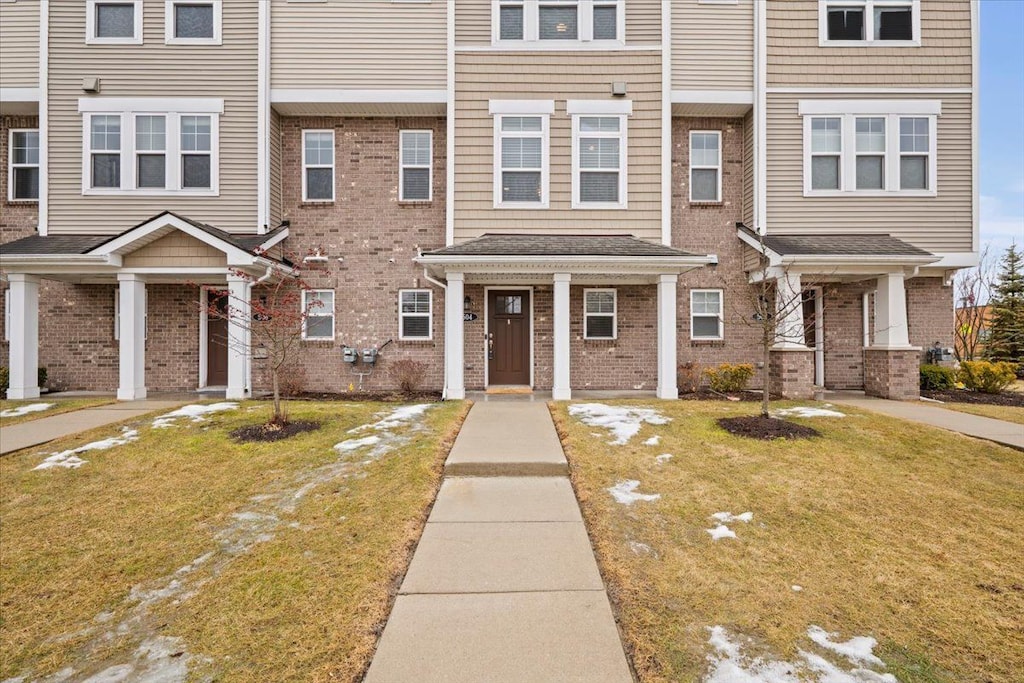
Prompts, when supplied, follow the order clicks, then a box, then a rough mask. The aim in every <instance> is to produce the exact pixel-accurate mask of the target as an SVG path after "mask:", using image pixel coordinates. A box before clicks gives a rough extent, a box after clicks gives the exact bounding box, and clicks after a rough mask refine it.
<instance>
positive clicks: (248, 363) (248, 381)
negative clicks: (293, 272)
mask: <svg viewBox="0 0 1024 683" xmlns="http://www.w3.org/2000/svg"><path fill="white" fill-rule="evenodd" d="M273 274H274V267H273V266H267V272H266V273H264V274H263V275H261V276H260V277H259V278H257V279H256V280H253V281H252V282H250V283H249V285H248V286H247V288H246V290H247V291H246V294H247V295H248V297H247V298H248V299H249V306H250V307H251V306H252V288H253V287H255V286H256V285H258V284H260V283H263V282H266V281H267V280H269V279H270V276H271V275H273ZM249 318H250V320H249V323H248V324H250V325H251V324H252V320H251V319H252V310H251V309H250V311H249ZM246 337H248V338H247V339H246V340H245V348H247V349H248V350H249V353H247V354H246V356H245V388H246V389H248V390H249V396H250V398H251V397H252V332H248V333H247V334H246Z"/></svg>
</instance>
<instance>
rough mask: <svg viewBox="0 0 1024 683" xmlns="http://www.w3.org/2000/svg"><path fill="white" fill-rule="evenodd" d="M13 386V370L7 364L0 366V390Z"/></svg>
mask: <svg viewBox="0 0 1024 683" xmlns="http://www.w3.org/2000/svg"><path fill="white" fill-rule="evenodd" d="M9 386H11V371H10V370H8V369H7V368H6V367H5V366H0V391H7V387H9Z"/></svg>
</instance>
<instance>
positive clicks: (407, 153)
mask: <svg viewBox="0 0 1024 683" xmlns="http://www.w3.org/2000/svg"><path fill="white" fill-rule="evenodd" d="M398 148H399V149H398V156H399V159H400V162H399V165H400V166H401V168H400V169H399V176H398V199H399V200H400V201H403V202H429V201H430V199H431V196H432V192H431V185H432V184H433V183H432V177H431V176H432V175H433V170H432V164H431V160H432V159H433V156H434V136H433V132H432V131H429V130H403V131H401V132H400V133H399V142H398Z"/></svg>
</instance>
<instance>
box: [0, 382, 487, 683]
mask: <svg viewBox="0 0 1024 683" xmlns="http://www.w3.org/2000/svg"><path fill="white" fill-rule="evenodd" d="M467 409H468V406H467V405H464V404H459V403H446V404H431V405H425V406H423V407H422V408H418V407H402V406H398V405H395V404H383V403H369V402H367V403H351V402H338V403H327V402H320V403H314V402H292V403H289V411H290V414H291V418H292V419H294V420H315V421H319V422H320V423H321V425H322V426H321V428H320V429H319V430H317V431H313V432H308V433H304V434H299V435H298V436H295V437H292V438H290V439H286V440H283V441H277V442H271V443H250V444H245V445H241V444H237V443H235V442H233V441H232V440H231V439H229V438H228V436H227V434H228V433H229V432H231V431H232V430H233V429H236V428H238V427H241V426H244V425H246V424H251V423H254V422H259V421H260V420H262V419H265V418H266V417H267V415H268V413H269V409H268V407H267V405H266V404H265V403H256V402H246V403H243V404H242V405H241V406H240V407H238V408H234V409H230V408H229V409H225V410H222V411H221V412H214V413H210V414H207V415H205V416H201V417H202V418H203V419H202V420H201V421H192V418H191V417H189V416H184V417H178V418H172V419H167V420H163V421H162V424H168V425H170V426H164V427H158V426H154V418H153V416H149V418H148V419H142V420H139V421H136V422H135V423H132V424H129V425H126V426H125V427H124V428H119V427H107V428H102V429H98V430H95V431H93V432H90V433H88V434H83V435H80V436H78V437H75V438H69V439H64V440H61V441H59V442H53V443H51V444H48V445H47V446H46V449H45V451H41V450H38V449H34V450H31V451H24V452H21V453H18V454H16V455H12V456H6V457H4V458H2V459H0V518H2V519H3V530H2V535H3V538H2V543H0V585H2V586H3V591H2V593H3V595H2V613H0V680H2V679H5V678H7V677H12V676H26V677H27V679H30V680H35V679H39V678H43V677H45V676H47V675H50V674H53V673H55V672H57V671H60V670H62V669H65V668H69V669H68V671H70V672H71V673H70V674H68V677H69V678H73V679H74V680H82V679H84V678H86V677H88V676H90V675H95V674H98V673H100V672H104V675H105V676H106V677H105V678H103V680H108V679H109V680H121V678H117V675H120V674H122V673H124V672H125V671H131V672H132V676H131V677H132V678H133V680H135V679H137V680H141V679H145V680H150V678H147V676H149V677H152V678H153V679H156V678H159V679H160V680H165V679H166V680H184V678H185V676H186V674H187V676H188V677H189V678H190V679H197V680H198V679H203V680H207V679H215V680H219V681H283V680H304V681H305V680H309V681H313V680H331V681H355V680H358V679H359V678H360V677H361V675H362V672H363V670H364V668H365V667H366V666H367V664H368V663H369V658H370V656H371V654H372V652H373V648H374V647H375V644H376V639H377V636H378V634H379V630H380V628H381V627H382V626H383V623H384V621H385V619H386V617H387V614H388V611H389V608H390V601H391V597H392V594H393V592H394V589H395V588H396V587H397V582H398V581H399V580H400V577H401V576H402V574H403V573H404V571H405V568H406V566H407V563H408V559H409V557H410V553H411V548H412V546H413V545H414V543H415V541H416V539H418V537H419V534H420V532H421V530H422V527H423V524H424V522H425V517H426V514H427V510H428V508H429V506H430V504H431V502H432V501H433V499H434V495H435V493H436V489H437V486H438V485H439V482H440V478H441V466H442V464H443V462H444V458H445V456H446V454H447V451H448V449H449V447H450V444H451V442H452V440H453V439H454V436H455V434H456V433H457V428H458V425H459V424H460V423H461V420H462V418H463V417H464V415H465V411H466V410H467ZM125 429H133V430H135V432H134V433H133V432H132V431H125ZM350 430H355V431H350ZM111 437H114V438H115V439H116V443H114V445H113V446H112V447H110V448H107V449H94V450H87V451H80V452H78V453H70V454H68V453H62V454H61V455H60V456H59V457H56V458H51V459H50V462H56V463H58V464H60V463H63V464H74V463H75V462H76V461H75V458H78V459H81V460H84V461H85V463H84V464H81V465H80V466H78V467H77V468H66V467H63V466H55V467H52V468H49V469H42V470H40V469H35V468H37V467H38V466H39V465H40V464H41V463H43V462H44V460H45V459H46V458H47V457H48V456H50V455H51V454H52V453H54V452H58V451H62V450H65V451H66V450H70V449H72V448H75V447H78V446H81V445H84V444H86V443H95V442H97V441H98V440H105V439H109V438H111ZM109 443H110V442H108V444H109ZM338 444H343V445H341V447H340V448H334V447H335V445H338ZM161 676H163V677H164V678H160V677H161ZM62 680H63V679H62Z"/></svg>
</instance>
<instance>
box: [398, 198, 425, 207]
mask: <svg viewBox="0 0 1024 683" xmlns="http://www.w3.org/2000/svg"><path fill="white" fill-rule="evenodd" d="M433 203H434V200H433V199H399V200H398V205H399V206H429V205H430V204H433Z"/></svg>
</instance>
